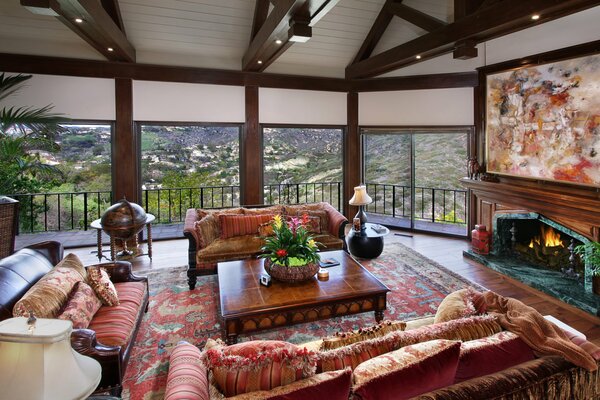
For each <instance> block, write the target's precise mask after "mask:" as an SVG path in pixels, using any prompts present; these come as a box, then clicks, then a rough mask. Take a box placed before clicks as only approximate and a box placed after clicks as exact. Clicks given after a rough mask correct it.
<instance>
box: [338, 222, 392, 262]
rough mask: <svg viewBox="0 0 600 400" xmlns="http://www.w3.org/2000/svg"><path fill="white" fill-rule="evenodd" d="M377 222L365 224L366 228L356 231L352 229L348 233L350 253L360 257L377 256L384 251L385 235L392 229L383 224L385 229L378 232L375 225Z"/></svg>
mask: <svg viewBox="0 0 600 400" xmlns="http://www.w3.org/2000/svg"><path fill="white" fill-rule="evenodd" d="M374 226H377V225H376V224H370V223H368V222H367V223H366V224H365V229H363V230H360V231H355V230H354V229H350V233H348V250H349V251H350V254H352V255H353V256H355V257H360V258H377V257H379V256H380V255H381V252H382V251H383V237H384V236H386V235H387V234H389V233H390V230H389V229H388V228H386V227H385V226H383V225H379V226H381V228H382V229H383V231H381V232H376V231H375V230H374V229H373V227H374Z"/></svg>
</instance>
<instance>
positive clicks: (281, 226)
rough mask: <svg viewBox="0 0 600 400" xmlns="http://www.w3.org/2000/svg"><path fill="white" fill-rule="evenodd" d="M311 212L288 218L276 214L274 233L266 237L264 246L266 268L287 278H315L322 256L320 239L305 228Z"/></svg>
mask: <svg viewBox="0 0 600 400" xmlns="http://www.w3.org/2000/svg"><path fill="white" fill-rule="evenodd" d="M307 224H308V215H306V214H305V215H303V216H302V218H296V217H292V218H290V219H289V221H287V222H285V221H284V220H283V218H282V217H281V215H275V216H274V217H273V221H272V222H271V226H272V227H273V234H272V235H271V236H268V237H267V238H266V239H265V244H264V246H262V248H261V250H262V251H263V252H264V254H261V256H260V257H262V258H264V259H265V271H267V273H268V274H269V275H271V276H272V277H273V278H275V279H278V280H280V281H284V282H299V281H303V280H306V279H310V278H312V277H313V276H314V275H315V274H316V273H317V272H318V271H319V260H320V257H319V255H318V254H317V251H318V246H317V242H315V240H314V239H313V237H312V236H311V235H310V234H309V232H308V230H307V229H306V225H307Z"/></svg>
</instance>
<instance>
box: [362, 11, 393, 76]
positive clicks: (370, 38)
mask: <svg viewBox="0 0 600 400" xmlns="http://www.w3.org/2000/svg"><path fill="white" fill-rule="evenodd" d="M391 2H392V0H387V1H386V2H385V4H384V5H383V7H382V8H381V11H379V14H378V15H377V18H375V22H373V26H371V30H369V33H368V34H367V37H366V38H365V40H364V41H363V43H362V45H361V46H360V49H358V53H356V55H355V56H354V60H352V64H356V63H357V62H359V61H362V60H365V59H367V58H369V57H370V56H371V54H373V50H374V49H375V46H377V43H379V41H380V40H381V37H382V36H383V33H384V32H385V30H386V29H387V27H388V25H389V24H390V22H391V21H392V18H394V14H392V13H391V12H390V10H389V8H388V5H389V4H390V3H391Z"/></svg>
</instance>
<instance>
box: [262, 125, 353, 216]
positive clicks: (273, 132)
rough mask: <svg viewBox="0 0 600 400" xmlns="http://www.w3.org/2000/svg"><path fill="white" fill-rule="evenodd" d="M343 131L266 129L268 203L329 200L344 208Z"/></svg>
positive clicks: (265, 179)
mask: <svg viewBox="0 0 600 400" xmlns="http://www.w3.org/2000/svg"><path fill="white" fill-rule="evenodd" d="M343 134H344V130H343V129H342V128H327V127H324V128H315V127H276V126H268V127H263V147H264V155H263V165H264V184H265V187H264V201H265V204H284V203H285V204H294V203H311V202H318V201H326V202H328V203H330V204H331V205H333V206H334V207H336V208H337V209H340V207H341V195H342V179H343V169H342V168H343V154H342V152H343Z"/></svg>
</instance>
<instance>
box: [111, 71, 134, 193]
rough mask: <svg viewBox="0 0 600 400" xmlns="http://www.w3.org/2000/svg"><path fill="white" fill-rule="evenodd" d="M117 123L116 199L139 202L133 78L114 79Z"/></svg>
mask: <svg viewBox="0 0 600 400" xmlns="http://www.w3.org/2000/svg"><path fill="white" fill-rule="evenodd" d="M115 101H116V123H115V132H114V135H113V138H112V188H113V196H114V201H115V202H116V201H118V200H120V199H122V198H123V197H125V198H126V199H127V200H129V201H131V202H134V203H138V204H140V201H141V185H140V170H139V165H140V164H139V138H138V137H137V135H136V132H135V129H134V126H133V81H132V80H131V79H129V78H116V79H115Z"/></svg>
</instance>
